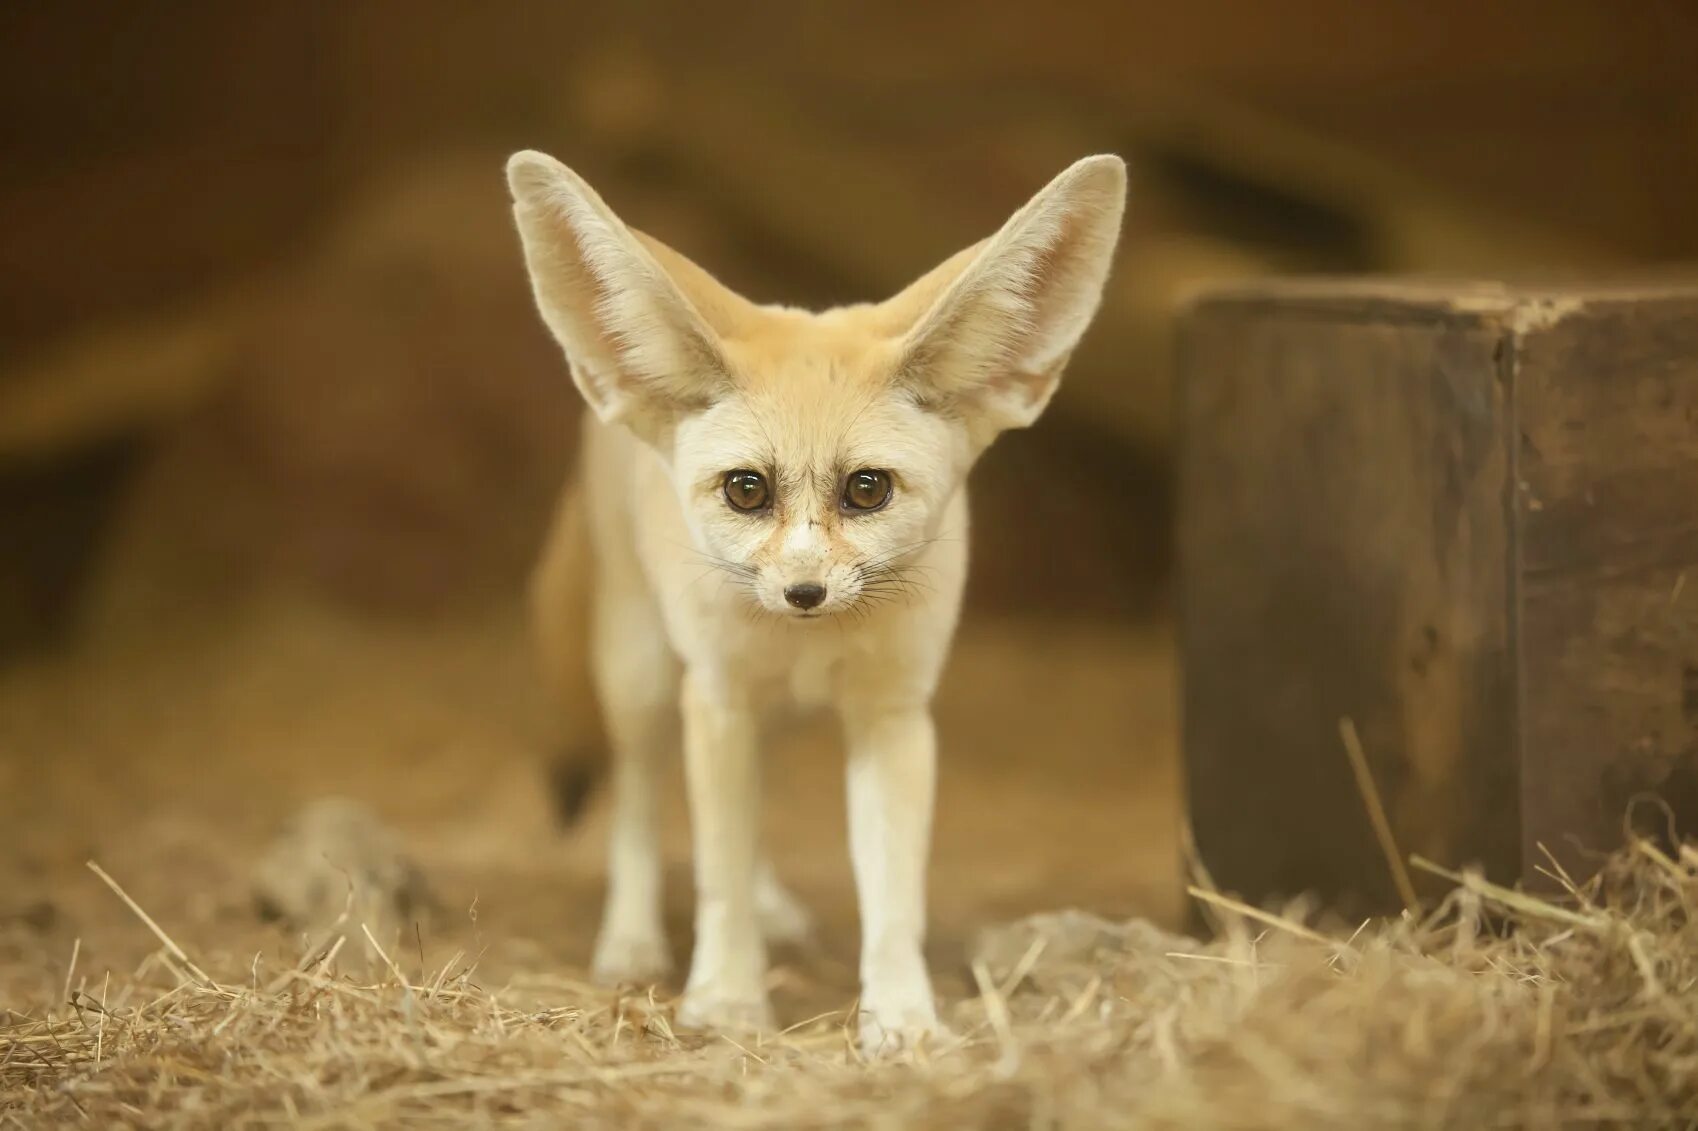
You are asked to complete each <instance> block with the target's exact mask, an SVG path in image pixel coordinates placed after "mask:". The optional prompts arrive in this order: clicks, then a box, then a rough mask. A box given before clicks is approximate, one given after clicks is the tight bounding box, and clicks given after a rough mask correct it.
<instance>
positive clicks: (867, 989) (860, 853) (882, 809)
mask: <svg viewBox="0 0 1698 1131" xmlns="http://www.w3.org/2000/svg"><path fill="white" fill-rule="evenodd" d="M843 725H844V734H845V738H846V739H847V744H848V747H849V847H850V855H851V859H852V861H853V864H854V868H855V886H856V889H857V891H858V893H859V896H860V904H861V1047H862V1049H863V1051H865V1052H867V1053H868V1054H869V1055H870V1054H875V1053H879V1052H892V1051H896V1050H899V1049H902V1048H905V1047H911V1046H912V1045H913V1044H914V1043H915V1042H916V1041H918V1040H919V1039H920V1038H921V1037H923V1036H925V1035H926V1034H928V1033H934V1032H937V1031H938V1021H937V1007H936V1005H935V1004H934V1002H933V1000H932V984H931V977H930V976H929V975H928V974H927V972H926V960H925V956H924V954H923V953H922V948H923V946H924V944H925V935H926V860H927V855H928V852H929V849H930V842H931V823H932V800H933V795H934V794H935V792H936V783H937V736H936V732H935V730H934V729H933V726H932V717H931V710H930V708H929V707H928V706H926V705H923V704H922V705H901V706H890V705H883V704H877V703H856V702H849V703H846V704H844V708H843Z"/></svg>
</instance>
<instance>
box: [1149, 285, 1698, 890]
mask: <svg viewBox="0 0 1698 1131" xmlns="http://www.w3.org/2000/svg"><path fill="white" fill-rule="evenodd" d="M1181 347H1182V348H1181V389H1180V393H1179V403H1180V405H1181V422H1182V423H1181V450H1182V461H1181V473H1180V489H1179V500H1178V528H1179V539H1178V553H1179V566H1180V570H1179V574H1180V576H1179V583H1178V589H1179V611H1180V617H1181V632H1180V636H1181V659H1182V668H1183V678H1184V684H1185V692H1184V708H1185V720H1184V726H1185V739H1184V742H1185V753H1186V765H1187V772H1188V777H1189V781H1188V793H1189V797H1190V806H1191V815H1192V821H1193V825H1194V832H1195V835H1196V839H1197V842H1198V845H1199V849H1200V851H1201V853H1202V855H1203V858H1204V861H1205V863H1206V864H1207V865H1208V866H1209V867H1210V868H1211V870H1213V872H1214V874H1215V876H1216V878H1217V879H1218V880H1219V881H1220V882H1221V883H1222V884H1224V885H1226V886H1228V887H1233V888H1236V889H1238V890H1241V891H1243V892H1245V893H1246V894H1249V895H1252V896H1255V897H1257V898H1266V897H1269V896H1272V895H1276V894H1289V893H1294V892H1297V891H1301V890H1308V889H1315V890H1318V891H1320V892H1321V893H1322V894H1323V895H1324V896H1326V897H1327V898H1328V899H1329V901H1330V902H1332V903H1334V904H1336V905H1339V906H1341V907H1342V908H1345V909H1367V908H1380V909H1383V908H1387V907H1392V906H1395V905H1396V902H1397V901H1396V899H1395V895H1394V893H1393V891H1392V884H1391V879H1390V875H1389V873H1388V872H1387V870H1386V867H1385V864H1384V861H1383V859H1382V858H1381V856H1380V854H1379V852H1378V851H1377V849H1376V847H1375V844H1374V841H1373V839H1372V830H1371V828H1370V825H1369V822H1368V819H1367V816H1366V813H1365V810H1364V808H1363V805H1362V802H1361V800H1360V798H1359V797H1358V795H1357V793H1356V790H1355V787H1354V785H1353V783H1352V781H1351V777H1350V770H1349V767H1348V764H1347V762H1346V759H1345V757H1344V754H1343V751H1342V750H1341V749H1339V745H1338V739H1337V724H1338V720H1339V718H1340V717H1350V718H1352V719H1354V720H1355V722H1356V724H1357V726H1358V728H1359V729H1360V731H1361V734H1362V739H1363V743H1364V746H1365V748H1366V750H1367V753H1368V755H1369V760H1370V764H1371V767H1372V770H1373V774H1374V778H1375V781H1376V782H1377V784H1378V787H1379V789H1380V791H1381V793H1382V794H1383V795H1384V796H1385V798H1386V804H1387V809H1388V812H1389V815H1390V818H1391V824H1392V826H1393V831H1394V834H1395V836H1396V838H1397V840H1398V843H1399V845H1400V847H1401V849H1402V850H1403V852H1405V853H1409V852H1419V853H1421V854H1423V855H1426V856H1428V857H1431V858H1433V859H1435V860H1438V861H1440V862H1442V863H1446V864H1450V865H1452V866H1457V865H1463V864H1469V863H1478V864H1482V865H1484V866H1485V868H1486V869H1487V871H1488V872H1489V873H1491V874H1493V875H1494V876H1496V877H1497V878H1499V879H1502V880H1505V881H1515V880H1518V879H1519V880H1525V881H1527V882H1531V883H1540V882H1544V880H1543V877H1541V876H1540V875H1539V874H1538V871H1537V869H1538V866H1540V865H1542V864H1544V863H1545V858H1544V854H1543V852H1544V849H1545V848H1548V849H1550V850H1551V851H1553V852H1555V853H1556V854H1557V856H1558V858H1559V859H1560V860H1561V861H1562V862H1563V864H1564V865H1565V866H1566V867H1567V868H1569V869H1570V870H1571V871H1573V872H1575V873H1577V874H1585V873H1586V872H1587V871H1588V867H1587V862H1588V860H1589V859H1590V858H1591V856H1590V854H1591V853H1594V852H1597V851H1600V850H1604V849H1607V848H1609V847H1612V846H1613V845H1614V844H1615V843H1616V842H1617V841H1618V840H1619V839H1620V836H1621V830H1622V828H1623V822H1624V820H1625V819H1626V818H1627V816H1628V813H1629V810H1630V808H1633V807H1634V806H1635V801H1634V799H1635V797H1636V796H1638V795H1641V794H1656V795H1657V796H1659V797H1660V798H1661V800H1662V802H1664V803H1666V805H1667V807H1668V810H1667V811H1666V812H1665V810H1664V808H1663V807H1661V806H1658V805H1641V806H1639V809H1638V817H1639V818H1640V819H1641V821H1642V823H1643V822H1652V823H1654V824H1655V826H1656V830H1657V831H1659V832H1660V831H1663V830H1665V829H1666V828H1667V825H1668V817H1669V816H1671V815H1672V816H1673V817H1674V818H1675V819H1676V820H1677V821H1679V822H1681V823H1682V824H1683V825H1684V827H1685V828H1686V829H1687V831H1688V832H1692V831H1695V830H1698V289H1695V288H1687V289H1684V290H1683V289H1681V288H1679V287H1665V288H1661V289H1658V288H1649V287H1640V288H1638V289H1633V290H1627V289H1607V288H1604V289H1586V288H1567V289H1563V290H1560V291H1559V290H1552V289H1545V290H1517V289H1513V288H1508V287H1501V286H1494V285H1481V284H1452V283H1443V282H1434V283H1422V284H1401V283H1391V282H1386V281H1372V280H1355V281H1352V280H1323V281H1307V282H1297V283H1281V282H1274V283H1268V284H1265V285H1251V286H1237V287H1234V288H1231V289H1224V290H1220V291H1217V292H1215V293H1213V294H1211V295H1208V296H1205V297H1203V298H1202V299H1200V300H1199V301H1198V302H1196V303H1195V304H1194V305H1193V307H1192V308H1191V310H1190V311H1189V312H1188V313H1187V315H1186V317H1185V319H1184V320H1183V324H1182V331H1181ZM1689 580H1690V582H1691V583H1692V587H1691V588H1690V589H1689V588H1688V581H1689Z"/></svg>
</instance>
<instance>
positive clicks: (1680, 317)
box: [1516, 294, 1698, 870]
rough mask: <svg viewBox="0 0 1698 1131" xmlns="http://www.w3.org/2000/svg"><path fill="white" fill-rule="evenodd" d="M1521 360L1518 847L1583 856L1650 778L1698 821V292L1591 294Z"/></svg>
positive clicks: (1655, 819) (1661, 824) (1657, 825)
mask: <svg viewBox="0 0 1698 1131" xmlns="http://www.w3.org/2000/svg"><path fill="white" fill-rule="evenodd" d="M1516 365H1517V374H1516V387H1517V392H1516V400H1517V416H1518V420H1519V434H1518V440H1517V445H1518V447H1517V461H1518V463H1517V467H1518V478H1519V485H1518V486H1519V490H1518V492H1517V500H1516V504H1517V505H1516V514H1517V520H1518V533H1519V542H1520V550H1521V566H1520V585H1521V592H1520V606H1521V622H1522V629H1521V645H1522V646H1521V691H1522V713H1523V728H1522V729H1523V746H1522V751H1521V758H1522V797H1523V811H1524V813H1525V814H1526V827H1525V830H1524V833H1523V840H1524V850H1525V852H1526V857H1527V859H1528V860H1529V861H1534V860H1537V859H1540V858H1541V856H1542V854H1540V853H1539V852H1538V851H1537V847H1536V846H1537V845H1539V844H1541V843H1543V844H1544V845H1545V846H1546V847H1548V848H1550V849H1552V850H1553V851H1556V852H1558V853H1559V856H1560V858H1561V859H1562V860H1563V862H1564V864H1565V865H1567V866H1569V867H1570V868H1575V869H1580V870H1585V860H1586V854H1587V852H1588V851H1597V850H1599V849H1602V848H1606V847H1608V846H1610V845H1611V844H1613V843H1614V842H1615V841H1616V840H1618V839H1619V837H1620V835H1621V830H1622V826H1623V821H1624V819H1626V817H1627V815H1628V809H1629V806H1630V803H1632V801H1633V799H1634V797H1635V796H1636V795H1639V794H1644V793H1655V794H1658V795H1660V796H1661V798H1662V799H1663V800H1664V801H1665V802H1667V803H1668V804H1670V805H1672V806H1673V807H1674V808H1675V810H1676V811H1677V813H1678V815H1679V816H1680V817H1681V818H1682V819H1683V820H1682V825H1683V827H1684V830H1685V832H1686V833H1688V834H1698V585H1694V584H1692V583H1698V294H1693V295H1687V296H1684V297H1682V296H1675V295H1670V296H1667V297H1663V298H1642V299H1634V300H1627V301H1624V300H1620V299H1617V298H1614V297H1610V296H1604V297H1601V298H1599V299H1595V300H1586V301H1583V302H1582V303H1581V304H1580V305H1578V306H1577V307H1575V308H1574V309H1572V310H1570V311H1569V312H1568V313H1566V314H1565V315H1563V316H1562V317H1560V318H1559V319H1557V320H1555V321H1554V322H1553V323H1551V324H1550V325H1547V326H1542V327H1540V328H1538V329H1535V330H1531V331H1529V332H1527V333H1525V334H1523V335H1521V336H1520V339H1519V344H1518V348H1517V351H1516ZM1636 817H1637V818H1639V819H1641V821H1642V823H1646V822H1648V823H1649V824H1650V825H1651V827H1652V829H1653V831H1656V832H1659V833H1660V832H1663V831H1665V830H1666V827H1667V826H1666V821H1665V820H1664V818H1663V817H1662V815H1661V814H1659V813H1657V812H1656V811H1654V810H1652V809H1645V810H1643V811H1641V812H1639V813H1637V814H1636Z"/></svg>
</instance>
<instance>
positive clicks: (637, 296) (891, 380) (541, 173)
mask: <svg viewBox="0 0 1698 1131" xmlns="http://www.w3.org/2000/svg"><path fill="white" fill-rule="evenodd" d="M507 177H508V183H509V185H510V186H511V188H512V192H513V200H514V208H513V211H514V215H515V217H516V218H517V220H518V227H519V234H520V237H521V239H522V240H523V243H524V248H525V259H526V262H527V264H528V265H529V268H530V275H531V283H532V286H533V288H534V290H535V293H536V300H537V306H538V308H539V309H540V311H541V313H542V318H543V321H544V322H546V323H547V324H548V327H549V329H550V330H551V331H553V333H554V336H555V337H556V338H557V339H558V340H559V342H560V344H561V346H562V347H564V349H565V351H566V357H567V361H568V362H569V364H570V367H571V371H572V376H573V379H574V380H575V381H576V382H577V385H578V388H579V390H580V391H581V392H582V393H583V395H584V399H585V400H587V401H588V402H589V404H590V407H591V408H592V409H593V410H594V411H595V413H596V414H597V415H598V416H599V417H600V418H601V419H602V420H604V421H608V422H618V423H620V424H623V425H624V426H626V427H628V428H630V429H631V430H632V431H633V432H635V433H636V434H637V435H638V436H639V437H641V438H642V439H643V440H644V441H645V442H646V443H647V444H649V445H650V446H651V447H652V448H653V449H654V450H655V451H656V452H657V453H659V455H660V456H661V458H662V459H663V460H664V461H665V462H666V464H667V466H668V467H669V468H670V470H671V475H672V480H673V484H674V486H675V487H676V489H677V492H678V497H679V499H680V500H681V501H682V503H683V505H684V512H685V514H686V516H687V519H688V522H689V525H690V528H691V531H692V534H693V536H694V538H695V539H696V542H697V545H698V548H699V549H700V550H701V552H703V553H704V554H707V555H710V556H711V557H712V558H714V559H717V561H718V563H719V564H721V565H722V566H723V567H724V568H726V569H727V570H728V571H730V572H732V573H733V574H734V575H735V576H737V577H738V578H739V579H740V580H741V581H743V582H744V583H745V586H744V587H745V588H746V589H747V591H748V592H749V593H750V595H751V596H752V598H753V599H754V600H755V601H756V602H757V603H758V604H759V605H760V606H761V607H763V608H765V609H767V610H769V611H771V612H775V613H783V614H789V615H792V616H815V615H820V614H825V613H833V612H840V611H844V610H848V609H853V608H856V607H858V606H860V605H862V604H864V603H867V602H870V601H872V600H874V599H876V598H877V597H879V596H881V595H885V594H888V593H889V592H890V590H891V589H892V587H893V586H894V585H895V584H897V583H898V581H899V580H900V578H901V576H902V566H903V564H904V561H905V560H906V559H907V558H909V557H910V556H911V555H913V554H915V553H917V552H918V551H919V550H920V549H921V548H922V547H924V546H925V545H927V544H928V543H929V542H930V541H931V540H933V539H936V538H938V537H940V536H945V535H947V534H948V533H949V532H947V531H942V530H940V524H941V523H942V521H943V516H944V514H945V509H946V507H947V505H948V503H949V502H950V500H951V499H952V497H953V496H954V495H955V493H956V491H957V490H958V489H959V488H960V486H961V483H962V481H963V479H964V478H965V476H966V474H967V471H968V469H969V468H970V467H971V466H972V464H973V462H974V460H976V459H977V458H978V456H979V454H980V453H981V452H982V451H983V450H984V449H985V447H986V445H988V444H989V443H990V442H991V440H992V439H994V438H995V437H996V436H997V434H998V433H1000V432H1002V431H1004V430H1006V429H1009V428H1023V427H1025V426H1027V425H1029V424H1031V423H1032V422H1033V421H1035V420H1036V419H1037V418H1038V416H1039V415H1040V414H1041V413H1042V412H1043V410H1044V406H1045V405H1046V404H1048V403H1049V400H1050V397H1051V396H1052V395H1054V393H1055V390H1056V385H1057V383H1058V382H1059V380H1060V378H1061V371H1062V368H1063V366H1064V365H1065V364H1066V362H1067V359H1068V356H1069V355H1070V354H1071V353H1072V351H1073V348H1074V346H1075V345H1077V344H1078V341H1079V338H1080V335H1081V334H1083V333H1084V330H1085V327H1086V326H1087V325H1088V324H1089V323H1090V321H1091V317H1092V315H1093V314H1095V312H1096V309H1097V304H1098V302H1099V300H1100V298H1101V295H1102V288H1103V283H1104V281H1105V280H1106V279H1107V276H1108V272H1109V263H1110V260H1111V259H1112V257H1113V253H1114V246H1115V242H1116V240H1117V238H1118V235H1119V231H1120V217H1121V212H1122V210H1123V207H1124V204H1125V197H1126V169H1125V165H1124V164H1123V163H1122V162H1121V160H1120V159H1119V158H1118V157H1112V156H1101V157H1088V158H1086V159H1084V160H1082V161H1080V162H1078V163H1077V164H1075V165H1073V166H1072V167H1070V168H1068V169H1067V170H1066V171H1065V172H1063V173H1062V174H1061V175H1060V176H1058V177H1056V178H1055V179H1054V180H1053V181H1051V182H1050V183H1049V184H1048V185H1047V186H1046V187H1045V188H1044V189H1043V191H1041V192H1039V193H1038V194H1037V195H1036V196H1035V197H1033V198H1032V199H1031V201H1029V202H1028V203H1027V204H1026V205H1025V207H1023V208H1021V209H1020V210H1019V211H1018V212H1016V213H1015V214H1014V216H1013V217H1012V218H1011V219H1010V220H1009V221H1008V222H1007V223H1006V224H1004V225H1003V227H1002V230H1001V231H999V232H997V233H996V234H995V235H994V236H991V237H990V238H989V239H986V240H983V241H982V242H980V243H978V244H975V245H974V246H972V247H970V248H967V249H966V250H965V251H962V252H960V253H958V254H956V255H954V256H952V257H951V258H949V259H948V260H946V261H944V263H943V264H941V265H940V266H938V267H937V268H935V269H934V270H932V271H931V272H930V273H928V274H926V275H925V276H923V277H922V278H920V279H919V280H918V281H917V282H915V283H913V284H912V285H910V286H909V287H908V288H907V289H906V290H904V291H902V292H901V293H900V294H898V295H896V296H895V297H894V298H891V299H888V300H886V301H885V302H882V303H878V304H876V305H874V304H867V305H860V306H850V307H841V308H838V309H835V310H828V311H825V312H823V313H817V314H816V313H810V312H805V311H800V310H794V309H788V308H781V307H772V306H760V305H756V304H755V303H752V302H750V301H748V300H746V299H744V298H742V297H741V296H739V295H737V294H734V293H733V292H731V291H730V290H728V289H727V288H725V287H724V286H722V285H721V284H719V283H718V282H716V281H715V280H714V279H713V278H712V277H711V276H710V275H708V273H707V272H705V271H703V270H702V269H701V268H700V267H697V266H696V265H695V264H694V263H692V262H690V261H689V260H688V259H685V258H684V257H683V256H682V255H679V254H678V253H677V252H675V251H673V250H672V249H670V248H668V247H666V246H665V245H663V244H661V243H660V242H658V241H656V240H654V239H651V238H649V237H648V236H645V235H643V234H641V233H639V232H636V231H634V230H632V229H631V228H628V227H626V226H625V224H624V223H622V222H621V221H620V219H619V218H618V217H617V216H615V215H614V214H613V211H612V210H611V209H610V208H608V206H607V205H606V204H605V203H604V202H603V201H602V199H601V197H600V196H598V195H597V194H596V192H595V190H594V189H592V188H590V186H589V185H588V184H586V183H584V181H583V180H582V179H581V178H580V177H578V175H577V174H575V173H573V172H572V171H571V170H570V169H568V168H566V166H564V165H562V164H560V162H558V161H556V160H554V159H553V158H551V157H548V156H545V155H544V154H541V153H531V152H526V153H519V154H516V155H515V156H514V157H513V158H512V160H511V161H510V162H509V163H508V166H507Z"/></svg>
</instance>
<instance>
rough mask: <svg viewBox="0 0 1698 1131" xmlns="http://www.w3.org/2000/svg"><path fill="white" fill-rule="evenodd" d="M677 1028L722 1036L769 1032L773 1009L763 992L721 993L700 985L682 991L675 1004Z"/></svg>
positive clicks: (771, 1025)
mask: <svg viewBox="0 0 1698 1131" xmlns="http://www.w3.org/2000/svg"><path fill="white" fill-rule="evenodd" d="M678 1025H679V1027H680V1028H683V1029H711V1030H714V1031H716V1032H721V1033H763V1032H770V1031H771V1030H772V1029H773V1020H772V1006H771V1005H769V1004H768V1003H767V1000H766V995H765V994H764V993H759V992H757V993H755V994H753V995H748V994H733V993H724V992H721V991H719V990H716V989H715V988H714V987H711V986H702V987H698V988H696V989H689V990H685V991H684V998H683V1000H682V1001H680V1002H679V1003H678Z"/></svg>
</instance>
